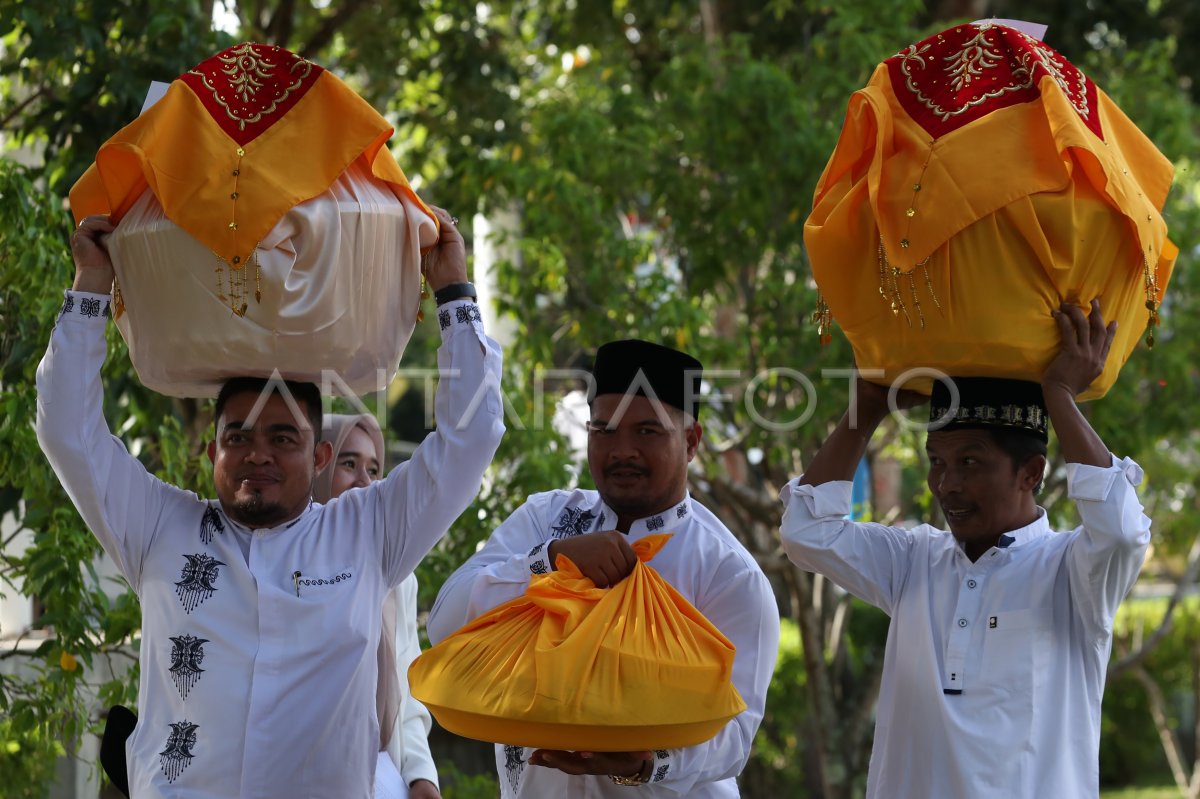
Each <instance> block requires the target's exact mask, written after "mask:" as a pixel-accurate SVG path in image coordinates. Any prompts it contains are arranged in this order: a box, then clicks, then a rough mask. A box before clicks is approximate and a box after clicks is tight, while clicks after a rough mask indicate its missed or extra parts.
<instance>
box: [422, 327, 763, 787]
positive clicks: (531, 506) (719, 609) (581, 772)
mask: <svg viewBox="0 0 1200 799" xmlns="http://www.w3.org/2000/svg"><path fill="white" fill-rule="evenodd" d="M701 370H702V367H701V364H700V362H699V361H697V360H696V359H695V358H693V357H691V356H690V355H687V354H685V353H682V352H679V351H677V350H673V349H670V348H668V347H663V346H661V345H658V344H654V343H651V342H647V341H639V340H626V341H614V342H610V343H608V344H605V345H603V346H602V347H600V348H599V350H598V351H597V353H596V361H595V367H594V369H593V372H592V376H593V381H592V382H593V385H592V388H591V390H590V391H589V394H588V402H589V405H590V406H591V419H590V421H589V423H588V465H589V467H590V469H591V474H592V479H593V480H594V481H595V483H596V488H597V489H598V491H586V490H582V489H576V490H562V491H547V492H545V493H542V494H535V495H533V496H531V497H530V498H529V499H528V501H527V502H526V503H525V504H524V505H522V506H521V507H520V508H518V509H517V510H516V512H514V513H513V514H512V516H510V517H509V518H508V519H507V520H505V522H504V523H503V524H502V525H500V527H498V528H497V529H496V531H495V532H494V533H493V534H492V536H491V537H490V538H489V539H488V542H487V544H486V545H485V546H484V547H483V549H482V550H480V551H479V552H478V553H477V554H475V555H474V556H473V557H472V558H471V559H470V560H469V561H467V563H466V564H464V565H463V566H462V567H461V568H460V569H459V570H458V571H456V572H455V573H454V574H453V575H451V577H450V579H449V580H447V581H446V584H445V585H444V586H443V587H442V590H441V593H440V594H439V595H438V599H437V604H436V605H435V606H434V608H433V612H432V613H431V614H430V616H429V622H428V631H429V637H430V640H432V641H433V642H434V643H436V642H437V641H439V640H441V639H442V638H445V637H446V636H448V635H449V634H450V633H452V632H454V631H455V630H456V629H458V628H459V627H460V626H462V625H463V624H465V623H467V622H468V621H471V620H473V619H475V618H477V617H478V616H480V615H482V614H483V613H486V612H487V611H489V610H491V609H492V608H494V607H496V606H497V605H500V604H502V603H503V602H507V601H508V600H510V599H514V598H516V597H517V596H520V595H521V594H522V593H523V592H524V591H525V589H526V588H527V587H528V585H529V581H530V579H531V578H532V577H534V576H535V575H539V574H545V573H547V572H549V571H551V570H552V569H553V568H554V562H555V559H556V558H557V557H558V556H559V555H563V556H566V557H568V558H569V559H570V560H571V561H572V562H573V563H575V564H576V565H577V566H578V567H579V568H580V570H581V571H582V572H583V573H584V574H585V575H586V576H588V577H589V578H591V579H592V581H593V582H594V583H595V584H596V585H597V586H600V587H606V586H610V585H613V584H615V583H617V582H619V581H620V580H622V579H624V578H625V577H626V576H627V575H628V574H629V573H630V571H632V569H633V566H634V564H635V563H636V557H635V556H634V554H633V550H632V548H631V547H630V545H629V542H631V541H635V540H637V539H639V538H641V537H642V536H644V535H646V534H648V533H672V534H673V535H672V538H671V540H670V541H668V542H667V544H666V545H665V546H664V547H663V549H662V550H661V551H660V552H659V553H658V554H657V555H656V556H655V557H654V560H653V563H652V566H653V568H654V569H655V570H656V571H658V573H659V574H660V575H662V577H663V578H664V579H666V580H667V582H669V583H670V584H671V585H672V586H674V587H675V589H676V590H677V591H679V592H680V593H681V594H682V595H683V596H684V597H685V598H687V599H688V601H690V602H691V603H692V604H693V605H695V606H696V608H697V609H698V610H699V611H700V612H701V613H703V614H704V615H705V617H706V618H707V619H708V620H709V621H711V622H712V623H713V624H714V625H716V627H717V628H718V629H719V630H720V631H721V632H722V633H724V635H725V636H726V637H727V638H729V639H730V641H731V642H732V643H733V644H734V646H736V647H737V654H736V656H735V659H734V664H733V683H734V686H735V687H736V688H737V690H738V693H739V694H740V695H741V697H742V699H743V700H744V701H745V702H746V706H747V707H746V710H745V711H743V712H742V713H741V714H739V715H738V716H737V717H735V718H734V719H733V720H732V721H730V722H729V723H728V724H726V725H725V727H723V728H722V730H721V731H720V732H719V733H718V734H717V736H716V737H715V738H713V739H712V740H710V741H708V742H706V743H703V744H700V745H698V746H692V747H688V748H686V749H659V750H655V751H646V752H561V751H549V750H540V749H539V750H536V751H534V750H529V749H523V748H522V747H519V746H504V745H503V742H498V745H497V747H496V765H497V769H498V771H499V772H500V788H501V796H502V797H505V799H507V798H508V797H539V798H540V797H546V796H584V795H586V796H594V797H623V796H628V795H629V793H628V791H629V789H628V788H626V787H624V786H627V785H641V786H642V787H641V788H640V789H639V791H638V795H639V796H642V797H651V798H654V797H662V799H667V798H668V797H679V796H688V797H696V798H697V799H717V797H722V798H724V797H736V796H737V795H738V788H737V782H736V777H737V775H738V773H740V772H741V770H742V768H743V767H744V766H745V764H746V761H747V759H748V758H749V755H750V745H751V742H752V741H753V740H754V733H755V731H756V730H757V728H758V725H759V722H760V721H762V716H763V710H764V707H765V704H766V696H767V686H768V684H769V683H770V681H771V674H772V671H773V670H774V666H775V656H776V652H777V649H778V645H779V610H778V607H777V606H776V604H775V599H774V596H773V594H772V592H771V587H770V585H769V584H768V583H767V579H766V577H765V576H764V575H763V573H762V570H761V569H760V568H759V567H758V564H757V563H756V562H755V560H754V558H753V557H752V556H751V555H750V554H749V553H748V552H747V551H746V550H745V548H744V547H743V546H742V545H741V543H739V542H738V540H737V539H736V538H734V536H733V534H731V533H730V532H729V530H728V529H726V527H725V525H723V524H722V523H721V521H720V520H719V519H717V518H716V516H714V515H713V514H712V512H711V511H709V510H708V509H707V508H705V507H704V506H703V505H701V504H700V503H698V502H696V501H695V500H694V499H692V498H691V496H690V495H689V494H688V490H687V473H688V463H689V462H690V461H691V460H692V458H693V457H694V456H695V455H696V451H697V449H698V447H699V446H700V439H701V428H700V425H699V423H698V422H697V416H698V414H699V404H698V400H699V395H700V382H701V380H700V378H701ZM581 721H583V722H584V723H586V720H581ZM647 723H650V722H647Z"/></svg>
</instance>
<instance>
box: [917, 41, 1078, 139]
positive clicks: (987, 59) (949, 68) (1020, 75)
mask: <svg viewBox="0 0 1200 799" xmlns="http://www.w3.org/2000/svg"><path fill="white" fill-rule="evenodd" d="M976 30H977V31H978V32H977V33H976V34H975V36H974V37H972V38H971V39H970V40H968V41H967V42H966V43H965V44H964V45H963V46H962V47H961V48H960V49H959V50H958V51H957V52H954V53H952V54H950V55H948V56H945V57H944V58H943V59H942V60H943V61H944V62H945V67H944V68H943V70H942V71H943V73H944V74H945V76H946V77H947V78H948V79H949V86H950V88H951V89H952V90H953V91H954V92H955V93H961V92H964V91H970V90H971V89H972V88H973V87H981V85H982V82H983V79H984V78H989V77H990V78H991V79H993V80H995V79H996V78H997V77H999V75H988V74H987V73H989V72H995V71H999V70H1003V69H1004V68H1005V66H1006V64H1007V65H1008V67H1009V69H1011V74H1010V75H1009V79H1008V81H1007V82H1006V83H1005V84H1004V85H1002V86H998V87H996V88H994V89H991V90H988V91H982V90H981V89H980V88H976V91H977V92H978V93H977V94H974V95H973V96H970V99H959V98H955V99H956V100H957V102H959V103H960V105H958V106H957V107H951V108H947V107H945V106H943V105H941V104H940V103H938V102H937V101H936V100H934V99H933V98H932V97H930V96H929V95H927V94H926V93H925V91H924V90H923V89H922V87H921V86H920V85H918V82H917V77H918V76H919V75H923V74H925V73H924V70H925V69H927V68H928V67H929V64H928V56H927V55H926V54H927V53H928V51H929V50H930V49H931V47H932V45H930V44H928V43H926V44H924V45H922V46H920V47H918V46H917V45H915V44H911V45H909V46H908V47H906V48H905V49H903V50H901V51H900V52H899V53H897V54H896V58H898V59H899V66H900V71H901V72H902V73H903V74H904V79H905V80H904V83H905V88H907V89H908V91H909V92H911V93H912V94H913V95H914V96H915V97H916V98H917V101H918V102H920V103H921V105H923V106H924V107H925V108H927V109H929V111H930V112H931V113H933V114H934V115H936V116H937V117H938V118H939V119H940V120H941V121H943V122H945V121H947V120H949V119H951V118H953V117H956V116H959V115H960V114H964V113H966V112H968V111H970V110H971V109H973V108H975V107H977V106H979V105H982V104H983V103H986V102H987V101H988V100H992V99H994V98H996V97H1001V96H1003V95H1005V94H1010V93H1012V92H1020V91H1025V90H1027V89H1030V88H1032V87H1033V84H1034V73H1035V71H1036V69H1037V67H1039V66H1040V67H1042V68H1043V69H1045V70H1046V72H1047V73H1048V74H1049V75H1050V76H1051V77H1052V78H1054V80H1055V82H1056V83H1057V84H1058V85H1059V87H1060V88H1062V90H1063V94H1065V95H1066V96H1067V98H1068V99H1069V100H1070V102H1071V105H1072V106H1074V108H1075V110H1076V111H1078V112H1079V115H1080V116H1082V117H1083V118H1084V119H1085V120H1086V119H1088V118H1089V117H1090V116H1091V109H1090V108H1089V107H1088V103H1087V78H1086V77H1085V76H1084V74H1083V72H1082V71H1081V70H1079V69H1075V70H1074V76H1073V77H1074V78H1076V81H1075V82H1076V84H1077V85H1074V86H1072V85H1071V82H1070V81H1068V80H1067V77H1066V71H1065V70H1064V68H1063V64H1062V63H1060V62H1059V60H1058V59H1057V58H1056V57H1055V53H1054V52H1053V51H1052V50H1050V48H1048V47H1047V46H1046V45H1045V44H1043V43H1042V42H1039V41H1037V40H1036V39H1033V38H1031V37H1029V36H1027V35H1025V34H1024V33H1021V32H1019V31H1011V30H1010V29H1007V28H1005V29H1003V30H1005V31H1008V32H1009V33H1012V34H1016V35H1018V36H1020V37H1021V38H1022V39H1024V40H1025V43H1026V44H1028V45H1029V48H1030V49H1029V50H1027V51H1025V52H1024V53H1023V54H1022V55H1021V56H1020V58H1019V60H1018V61H1017V62H1015V63H1008V62H1007V59H1006V54H1005V50H1004V49H1002V48H1001V46H1000V42H999V41H998V40H997V39H996V38H994V37H998V36H999V30H998V29H997V27H996V26H993V25H990V24H984V25H980V26H978V27H977V29H976ZM933 84H934V85H936V84H937V81H936V80H934V81H933Z"/></svg>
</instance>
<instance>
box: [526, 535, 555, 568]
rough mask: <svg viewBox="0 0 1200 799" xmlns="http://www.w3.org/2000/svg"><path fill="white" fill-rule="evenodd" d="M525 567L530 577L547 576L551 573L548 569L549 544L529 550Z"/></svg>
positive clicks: (542, 544)
mask: <svg viewBox="0 0 1200 799" xmlns="http://www.w3.org/2000/svg"><path fill="white" fill-rule="evenodd" d="M527 565H528V566H529V573H530V574H531V575H538V574H549V573H550V572H551V571H553V569H551V568H550V544H549V543H541V544H538V545H537V546H536V547H534V548H533V549H531V550H529V558H528V561H527Z"/></svg>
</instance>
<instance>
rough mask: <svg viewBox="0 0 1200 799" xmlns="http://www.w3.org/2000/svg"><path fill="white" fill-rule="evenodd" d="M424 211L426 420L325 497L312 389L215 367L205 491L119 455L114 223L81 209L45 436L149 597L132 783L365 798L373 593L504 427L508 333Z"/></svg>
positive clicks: (87, 514) (452, 244) (47, 377)
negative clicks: (331, 499) (434, 372)
mask: <svg viewBox="0 0 1200 799" xmlns="http://www.w3.org/2000/svg"><path fill="white" fill-rule="evenodd" d="M435 213H437V215H438V217H439V220H440V221H441V226H442V240H441V243H440V244H439V245H438V246H437V247H436V248H435V249H434V250H433V251H432V252H431V253H430V255H429V258H428V262H427V269H426V276H427V278H428V281H429V283H430V286H431V287H432V288H433V289H435V290H439V297H440V298H442V299H445V300H446V302H445V304H444V305H442V308H441V309H440V310H441V311H444V312H445V313H439V316H440V317H442V318H443V319H444V320H445V321H444V324H442V325H441V327H442V339H443V343H442V348H441V350H440V352H439V365H440V367H441V369H442V370H443V375H444V376H445V379H444V380H443V381H442V382H441V383H440V385H439V387H438V390H437V396H436V406H435V410H436V413H437V420H438V426H437V429H436V431H435V432H434V433H433V434H432V435H430V436H429V437H428V438H427V439H426V440H425V441H424V442H423V443H422V444H421V445H420V446H419V447H418V448H417V450H416V452H414V453H413V457H412V459H411V460H409V461H408V462H407V463H405V464H403V465H401V466H400V467H397V468H396V469H394V470H393V471H392V473H391V474H390V475H388V477H387V478H386V479H384V480H380V481H377V482H375V483H373V484H372V485H371V486H369V487H367V488H364V489H362V490H360V491H356V492H353V493H352V494H349V495H347V496H346V497H344V498H342V499H340V500H339V501H338V502H336V503H333V504H330V505H327V506H322V505H317V504H314V503H313V502H312V485H313V478H314V475H315V474H316V472H318V471H319V470H320V469H321V468H322V467H324V466H325V465H326V464H327V462H328V461H329V459H330V457H331V451H330V446H329V444H328V442H325V443H321V444H318V443H317V441H318V433H319V431H320V429H321V426H322V425H321V401H320V395H319V393H318V391H317V388H316V386H314V385H312V384H306V383H305V384H299V383H288V384H284V383H282V382H280V381H275V382H272V381H266V380H255V379H252V378H237V379H234V380H231V381H230V382H228V383H226V386H225V388H224V389H223V390H222V392H221V396H220V397H219V398H218V401H217V414H216V416H217V418H216V440H215V441H213V442H212V443H210V444H209V447H208V454H209V457H210V459H211V460H212V462H213V478H214V483H215V486H216V491H217V496H218V499H217V500H204V499H201V498H199V497H197V496H196V495H195V494H193V493H192V492H190V491H186V490H184V489H182V488H178V487H175V486H171V485H168V484H166V483H164V482H162V481H160V480H158V479H156V478H155V477H153V476H152V475H150V474H149V473H147V472H146V470H145V468H143V466H142V464H141V463H140V462H139V461H138V460H137V459H136V458H134V457H133V456H131V455H130V454H129V453H128V452H127V451H126V449H125V447H124V446H123V445H122V443H121V442H120V441H119V440H118V439H117V438H115V437H113V436H112V435H111V434H110V432H109V429H108V426H107V424H106V423H105V420H104V416H103V413H102V408H101V402H102V400H101V397H102V391H101V384H100V367H101V365H102V363H103V361H104V353H105V349H106V346H105V336H104V331H105V326H106V319H107V317H108V315H109V314H108V309H109V302H110V296H109V293H110V292H111V290H112V287H113V265H112V262H111V260H110V258H109V255H108V253H107V251H106V249H105V246H104V244H103V241H102V239H101V235H102V234H104V233H108V232H110V231H112V229H113V226H112V224H111V223H110V222H109V221H108V220H107V219H106V218H104V217H95V216H93V217H88V218H86V219H84V220H83V222H82V223H81V225H80V226H79V229H78V230H77V231H76V232H75V234H74V236H73V237H72V241H71V245H72V253H73V255H74V258H75V270H76V271H75V282H74V286H73V288H72V289H71V290H70V291H68V292H67V293H66V301H65V302H64V303H63V308H62V312H61V313H60V315H59V318H58V322H57V324H56V325H55V328H54V332H53V333H52V335H51V338H50V345H49V348H48V350H47V352H46V356H45V358H44V359H43V361H42V363H41V366H40V367H39V369H38V377H37V382H38V420H37V432H38V439H39V441H40V442H41V446H42V449H43V451H44V452H45V453H46V456H47V458H48V459H49V460H50V463H51V465H52V466H53V467H54V470H55V473H56V474H57V475H58V477H59V479H60V480H61V481H62V483H63V485H64V487H65V488H66V490H67V493H68V494H69V495H70V497H71V499H72V501H73V502H74V503H75V506H76V508H78V510H79V513H80V515H81V516H82V517H83V519H84V521H85V522H86V523H87V524H88V526H89V528H91V530H92V532H93V533H94V534H95V535H96V537H97V538H98V539H99V541H100V543H101V545H102V546H103V547H104V549H105V551H106V552H107V553H108V554H109V555H110V556H111V557H112V558H113V560H114V561H115V562H116V564H117V566H118V567H119V568H120V570H121V573H122V574H123V575H124V576H125V577H126V579H127V580H128V581H129V583H130V585H131V586H133V588H134V590H135V591H136V592H137V594H138V596H139V597H140V599H141V601H142V643H141V651H140V657H141V679H140V685H139V711H140V718H139V720H138V723H137V727H136V729H135V731H134V732H133V734H132V736H131V737H130V739H129V741H128V742H127V744H126V752H127V753H128V768H129V785H130V789H131V795H133V796H137V797H151V796H175V795H180V796H182V795H186V796H205V797H231V798H232V797H275V796H322V797H334V796H336V797H356V798H361V797H369V796H371V794H372V785H373V777H374V771H375V761H376V753H377V750H378V749H379V730H378V723H377V721H376V713H375V689H376V665H377V659H376V648H377V647H378V644H379V635H380V606H381V605H382V603H383V599H384V596H385V595H386V594H387V592H388V590H389V589H390V588H391V587H393V586H395V585H396V584H398V583H399V582H400V581H401V580H402V579H403V578H404V577H406V576H407V575H408V574H410V573H411V572H412V570H413V568H414V567H415V566H416V565H417V563H418V562H419V561H420V559H421V558H422V557H423V556H424V555H425V553H426V552H427V551H428V550H429V548H430V547H431V546H433V544H434V543H435V542H436V541H437V540H438V539H439V538H440V537H441V536H442V535H443V534H444V533H445V532H446V530H447V528H448V527H449V526H450V524H451V523H453V521H454V520H455V519H456V518H457V517H458V515H459V514H460V513H462V511H463V510H464V509H465V508H466V507H467V505H468V504H469V503H470V502H471V500H472V499H473V498H474V497H475V494H476V492H477V491H478V489H479V485H480V481H481V479H482V475H483V472H484V470H485V469H486V468H487V465H488V463H489V462H490V461H491V458H492V455H493V454H494V453H495V450H496V447H497V446H498V444H499V441H500V438H501V436H502V434H503V430H504V427H503V423H502V420H501V410H500V409H501V404H500V399H499V376H500V352H499V348H498V347H497V346H496V344H495V343H494V342H493V341H491V340H490V339H488V338H487V337H486V336H485V335H484V333H483V328H482V325H481V323H480V322H479V310H478V307H477V306H476V305H475V303H474V297H473V296H470V295H471V293H472V292H471V289H470V284H469V283H467V270H466V257H465V252H464V247H463V240H462V237H461V236H460V235H459V233H458V231H457V230H456V229H455V227H454V221H453V219H452V218H451V217H450V216H449V215H448V214H446V213H445V212H444V211H441V210H440V209H435ZM448 474H450V475H452V477H451V478H449V479H447V477H446V475H448Z"/></svg>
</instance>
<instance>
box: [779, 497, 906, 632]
mask: <svg viewBox="0 0 1200 799" xmlns="http://www.w3.org/2000/svg"><path fill="white" fill-rule="evenodd" d="M799 480H800V478H796V479H793V480H792V481H791V482H789V483H788V484H787V485H786V486H784V488H783V491H782V492H780V499H781V500H783V504H784V511H783V522H782V524H781V525H780V533H781V534H782V536H783V550H784V552H786V553H787V556H788V560H790V561H791V562H792V563H794V564H796V565H797V566H799V567H800V568H801V569H804V570H805V571H810V572H816V573H817V574H823V575H825V576H826V577H828V578H829V579H831V580H833V581H834V582H835V583H837V584H838V585H840V586H841V587H842V588H844V589H846V590H847V591H849V592H850V593H852V594H854V595H855V596H857V597H859V598H860V599H863V600H864V601H866V602H870V603H871V604H872V605H875V606H876V607H879V608H882V609H883V610H884V611H885V612H887V613H888V614H889V615H891V613H892V610H893V608H894V607H895V605H896V601H897V600H898V598H899V591H900V588H901V586H903V585H904V579H905V577H906V575H907V574H908V570H909V565H910V563H911V559H912V553H913V543H914V534H913V533H912V532H910V531H908V530H903V529H900V528H898V527H887V526H885V525H882V524H862V523H858V522H852V521H849V520H848V519H847V518H846V517H847V516H848V515H849V514H850V490H851V484H850V483H849V482H846V481H841V480H839V481H834V482H829V483H822V484H821V485H818V486H812V485H800V483H799Z"/></svg>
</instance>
